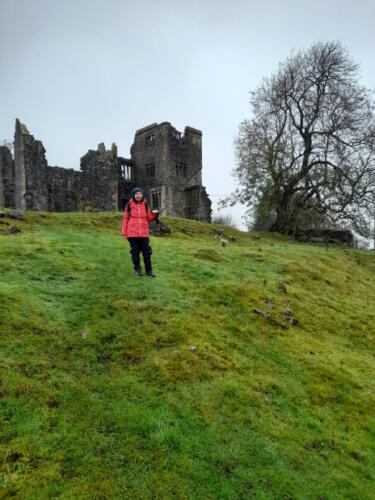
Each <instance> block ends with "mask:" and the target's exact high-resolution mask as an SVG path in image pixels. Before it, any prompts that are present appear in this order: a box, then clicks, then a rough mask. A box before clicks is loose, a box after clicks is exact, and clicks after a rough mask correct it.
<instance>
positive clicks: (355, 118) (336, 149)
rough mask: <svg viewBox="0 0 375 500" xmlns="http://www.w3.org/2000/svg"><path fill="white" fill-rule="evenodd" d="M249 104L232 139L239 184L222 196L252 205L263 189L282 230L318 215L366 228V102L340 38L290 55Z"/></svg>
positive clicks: (374, 129)
mask: <svg viewBox="0 0 375 500" xmlns="http://www.w3.org/2000/svg"><path fill="white" fill-rule="evenodd" d="M250 102H251V106H252V114H253V117H252V119H251V120H245V121H243V122H242V123H241V125H240V130H239V135H238V137H237V139H236V142H235V146H236V154H237V160H238V165H237V168H236V169H235V174H236V176H237V178H238V180H239V183H240V188H239V189H238V190H237V191H236V192H235V193H234V194H233V195H232V197H231V199H229V200H226V201H227V202H228V201H232V202H235V201H236V200H237V199H238V198H240V199H241V201H242V202H243V203H245V204H247V205H248V206H250V207H254V208H255V207H256V206H257V205H258V204H259V202H260V200H262V198H263V197H264V194H265V193H267V202H268V205H269V209H270V211H273V212H274V214H275V221H274V223H273V227H272V229H274V230H276V231H279V232H283V233H289V232H292V231H294V230H295V229H296V228H297V227H298V226H299V225H300V224H303V223H305V224H306V223H307V221H309V222H308V223H309V224H311V223H314V221H318V220H319V221H320V223H322V222H324V223H325V224H326V225H335V226H337V225H343V226H346V227H348V226H349V225H350V226H351V227H353V228H354V229H356V230H357V231H358V232H360V233H361V234H365V233H366V231H367V232H368V220H367V219H366V213H365V212H366V207H367V205H368V203H369V200H370V197H371V193H372V192H373V191H374V181H375V175H374V173H375V140H374V138H375V120H374V106H373V101H372V98H371V93H370V92H369V91H368V90H367V89H365V88H364V87H361V86H360V85H359V84H358V65H357V64H355V63H354V62H353V61H352V60H351V59H350V57H349V55H348V53H347V51H346V49H345V48H344V47H343V46H342V45H341V43H339V42H318V43H316V44H314V45H312V46H311V48H310V49H308V50H306V51H304V50H301V51H299V52H297V53H293V54H292V55H291V56H290V57H289V58H288V59H287V60H286V61H285V62H283V63H281V64H280V65H279V69H278V71H277V72H276V73H275V74H274V75H272V76H271V77H270V78H265V79H264V80H263V82H262V83H261V84H260V86H259V87H258V88H257V89H256V90H255V91H253V92H252V93H251V101H250Z"/></svg>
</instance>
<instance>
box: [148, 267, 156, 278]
mask: <svg viewBox="0 0 375 500" xmlns="http://www.w3.org/2000/svg"><path fill="white" fill-rule="evenodd" d="M146 274H147V276H150V277H151V278H156V276H155V274H154V273H153V271H152V269H150V270H149V271H146Z"/></svg>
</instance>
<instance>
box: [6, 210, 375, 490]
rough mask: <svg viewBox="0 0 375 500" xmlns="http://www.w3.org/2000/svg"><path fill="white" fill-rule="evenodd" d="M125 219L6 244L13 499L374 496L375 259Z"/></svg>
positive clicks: (195, 226) (40, 228)
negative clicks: (140, 251) (129, 237)
mask: <svg viewBox="0 0 375 500" xmlns="http://www.w3.org/2000/svg"><path fill="white" fill-rule="evenodd" d="M121 217H122V216H121V214H118V213H101V214H99V213H98V214H89V213H73V214H40V213H32V212H26V217H25V220H24V221H17V222H16V225H17V226H18V227H19V229H20V230H21V232H20V233H17V234H11V235H9V236H3V235H2V234H0V373H1V379H0V383H1V386H0V497H2V498H8V497H12V496H13V497H15V498H22V499H24V498H26V499H40V498H43V499H47V498H68V499H70V498H79V499H94V498H95V499H96V498H98V499H99V498H103V499H104V498H129V499H149V498H158V499H165V498H180V499H184V498H186V499H202V500H203V499H228V500H229V499H230V500H232V499H246V498H257V499H258V498H259V499H305V498H306V499H307V498H308V499H317V500H318V499H321V498H323V499H324V500H329V499H339V498H351V499H360V500H364V499H371V498H373V489H374V484H375V475H374V470H375V403H374V397H373V395H374V389H375V381H374V377H373V373H374V370H375V357H374V356H375V351H374V346H375V326H374V325H375V307H374V303H375V259H374V255H373V254H371V253H366V252H363V251H358V250H348V249H346V248H330V249H328V251H327V250H326V249H325V248H322V247H318V246H309V245H302V244H298V243H296V242H294V241H291V240H289V239H287V238H284V237H281V236H278V235H270V234H258V235H255V234H247V233H241V232H239V231H235V230H228V228H224V227H222V229H223V228H224V234H225V236H226V237H227V238H230V236H235V237H236V238H237V239H236V241H233V242H230V243H229V245H228V246H227V247H225V248H222V247H221V246H220V243H219V242H218V240H215V239H214V235H215V229H216V230H217V229H218V226H210V225H207V224H202V223H198V222H193V221H186V220H182V219H172V218H163V221H164V222H166V223H167V224H169V225H170V227H171V229H172V233H171V234H170V235H169V236H166V237H160V238H152V240H151V244H152V248H153V251H154V255H153V262H154V271H155V273H156V275H157V278H156V279H150V278H148V277H146V276H144V277H142V278H137V277H135V276H134V275H133V273H132V269H131V262H130V255H129V247H128V244H127V242H124V241H123V240H122V239H121V237H120V236H119V229H120V225H121ZM1 221H2V222H8V223H11V224H14V221H13V222H12V221H11V220H10V219H8V218H7V217H4V218H2V219H1ZM5 226H6V225H5V224H2V225H0V233H1V231H2V229H1V228H2V227H5Z"/></svg>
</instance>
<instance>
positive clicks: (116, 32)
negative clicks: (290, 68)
mask: <svg viewBox="0 0 375 500" xmlns="http://www.w3.org/2000/svg"><path fill="white" fill-rule="evenodd" d="M318 40H340V41H342V42H343V44H344V45H345V46H346V47H347V48H348V50H349V52H350V54H351V56H352V57H353V59H354V60H355V61H356V62H358V63H359V64H360V65H361V80H360V81H361V83H362V84H363V85H365V86H366V87H368V88H374V87H375V83H374V82H375V57H374V48H375V2H374V1H373V0H356V1H354V0H353V1H349V0H331V1H330V0H325V1H323V0H316V1H315V2H311V1H306V0H284V1H283V2H280V1H277V0H268V1H267V2H262V1H261V0H259V1H253V0H247V1H244V0H231V1H222V0H216V1H214V0H206V1H204V0H185V1H181V0H137V1H135V0H134V1H129V0H64V1H60V0H0V68H1V79H0V103H1V105H0V139H13V133H14V120H15V118H16V117H18V118H20V120H21V121H22V122H23V123H25V124H26V125H27V127H28V129H29V131H30V133H32V134H33V135H34V136H35V138H37V139H40V140H42V141H43V144H44V146H45V148H46V150H47V159H48V163H49V165H59V166H61V167H65V168H75V169H79V160H80V157H81V156H82V155H83V154H84V153H86V151H87V150H88V149H96V146H97V144H98V143H99V142H102V141H104V142H105V143H106V145H107V147H109V146H110V145H111V143H112V142H116V143H117V145H118V151H119V154H120V155H121V156H125V157H129V156H130V152H129V148H130V146H131V144H132V142H133V138H134V133H135V131H136V129H138V128H142V127H144V126H146V125H148V124H150V123H153V122H158V123H160V122H162V121H169V122H171V123H172V125H174V126H175V127H176V128H177V129H178V130H180V131H183V129H184V127H185V125H190V126H192V127H195V128H198V129H200V130H202V132H203V184H204V185H205V186H206V188H207V191H208V194H209V195H210V197H211V199H212V201H213V202H214V206H215V204H216V202H217V200H218V198H219V197H221V196H225V195H228V194H229V193H230V192H231V191H232V190H233V189H234V187H235V181H234V179H233V178H232V176H231V171H232V169H233V167H234V165H235V158H234V152H233V139H234V137H235V136H236V134H237V130H238V126H239V124H240V122H241V120H243V119H244V118H247V117H249V116H250V107H249V91H250V90H252V89H254V88H255V87H256V86H257V85H258V84H259V83H260V81H261V79H262V77H263V76H267V75H270V74H271V73H272V72H274V71H275V70H276V68H277V64H278V62H280V61H282V60H284V59H285V58H286V57H287V56H288V55H289V54H290V51H291V50H292V49H299V48H307V47H309V46H310V45H311V44H312V43H313V42H315V41H318ZM228 212H229V210H227V211H225V212H224V213H228ZM232 213H233V215H234V216H235V217H236V219H237V220H238V221H240V215H241V213H243V209H242V208H237V209H233V210H232Z"/></svg>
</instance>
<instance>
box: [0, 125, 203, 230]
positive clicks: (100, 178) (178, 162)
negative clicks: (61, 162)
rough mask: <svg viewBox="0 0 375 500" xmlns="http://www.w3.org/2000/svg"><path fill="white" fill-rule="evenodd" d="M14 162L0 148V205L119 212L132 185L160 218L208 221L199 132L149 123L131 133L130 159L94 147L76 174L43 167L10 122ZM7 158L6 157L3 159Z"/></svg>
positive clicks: (33, 145) (28, 138) (34, 146)
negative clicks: (158, 212) (142, 192)
mask: <svg viewBox="0 0 375 500" xmlns="http://www.w3.org/2000/svg"><path fill="white" fill-rule="evenodd" d="M14 151H15V157H14V162H13V159H12V157H11V154H10V151H9V149H8V148H4V147H3V148H0V206H2V205H3V206H9V207H12V208H17V209H28V210H45V211H56V212H68V211H76V210H93V209H94V210H100V211H117V210H123V209H124V207H125V204H126V202H127V201H128V200H129V198H130V196H131V191H132V189H133V188H134V187H135V186H140V187H142V188H143V189H144V191H145V197H146V198H147V200H148V202H149V205H150V207H151V208H153V209H159V211H160V214H161V215H170V216H176V217H185V218H190V219H195V220H201V221H205V222H210V220H211V201H210V200H209V198H208V196H207V193H206V190H205V188H204V187H203V186H202V133H201V132H200V131H199V130H196V129H194V128H192V127H185V132H184V134H181V133H180V132H178V131H177V130H176V129H175V128H174V127H172V125H171V124H170V123H169V122H164V123H161V124H159V125H158V124H156V123H154V124H152V125H149V126H148V127H145V128H143V129H140V130H138V131H137V132H136V134H135V139H134V143H133V145H132V147H131V158H129V159H128V158H123V157H120V156H118V155H117V147H116V145H115V144H113V145H112V148H111V149H110V150H106V148H105V146H104V144H103V143H102V144H99V146H98V149H97V151H94V150H89V151H88V152H87V153H86V154H85V155H84V156H83V157H82V158H81V170H80V171H76V170H73V169H64V168H60V167H51V166H48V165H47V161H46V158H45V149H44V147H43V144H42V143H41V142H40V141H37V140H35V139H34V137H33V136H32V135H31V134H30V133H29V131H28V130H27V128H26V126H25V125H23V124H22V123H21V122H20V121H19V120H18V119H17V120H16V131H15V138H14ZM9 155H10V156H9Z"/></svg>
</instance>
